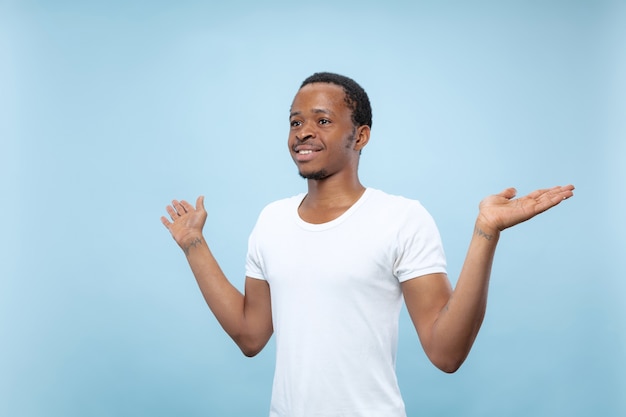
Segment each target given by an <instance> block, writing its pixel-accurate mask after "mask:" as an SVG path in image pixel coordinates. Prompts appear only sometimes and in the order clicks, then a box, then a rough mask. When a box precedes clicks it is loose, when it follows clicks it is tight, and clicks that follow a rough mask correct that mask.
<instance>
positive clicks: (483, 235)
mask: <svg viewBox="0 0 626 417" xmlns="http://www.w3.org/2000/svg"><path fill="white" fill-rule="evenodd" d="M476 234H477V235H478V236H481V237H484V238H485V239H487V240H491V239H492V238H493V235H490V234H488V233H485V232H484V231H483V230H482V229H481V228H480V227H476Z"/></svg>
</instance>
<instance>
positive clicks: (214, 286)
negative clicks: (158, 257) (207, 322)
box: [161, 197, 273, 356]
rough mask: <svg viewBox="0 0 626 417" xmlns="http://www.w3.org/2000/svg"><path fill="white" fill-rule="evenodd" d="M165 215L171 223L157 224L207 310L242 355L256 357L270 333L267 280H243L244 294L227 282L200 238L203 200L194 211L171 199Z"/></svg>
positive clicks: (204, 215)
mask: <svg viewBox="0 0 626 417" xmlns="http://www.w3.org/2000/svg"><path fill="white" fill-rule="evenodd" d="M167 212H168V213H169V215H170V217H171V219H172V221H171V222H170V221H169V220H168V219H167V218H165V217H162V218H161V221H162V223H163V225H164V226H165V227H166V228H167V229H168V230H169V231H170V233H171V234H172V237H173V238H174V240H176V243H178V245H179V246H180V247H181V249H182V250H183V252H184V253H185V256H186V257H187V261H188V262H189V266H190V267H191V270H192V272H193V274H194V276H195V278H196V281H197V283H198V286H199V287H200V291H201V292H202V295H203V296H204V299H205V301H206V302H207V304H208V306H209V308H210V309H211V311H212V312H213V314H214V315H215V317H216V318H217V320H218V321H219V323H220V324H221V326H222V328H224V330H225V331H226V333H228V335H229V336H230V337H231V338H232V339H233V340H234V341H235V343H236V344H237V346H239V348H240V349H241V351H242V352H243V353H244V355H246V356H254V355H256V354H257V353H259V352H260V351H261V349H263V347H264V346H265V345H266V343H267V342H268V340H269V338H270V337H271V335H272V333H273V327H272V311H271V304H270V289H269V285H268V283H267V281H264V280H258V279H253V278H249V277H246V283H245V293H244V294H241V292H239V290H237V288H235V287H234V286H233V285H232V284H231V283H230V282H229V281H228V279H227V278H226V276H225V275H224V273H223V272H222V269H221V268H220V266H219V264H218V263H217V261H216V260H215V257H214V256H213V254H212V253H211V250H210V249H209V246H208V244H207V242H206V240H205V239H204V236H203V235H202V228H203V227H204V223H205V221H206V217H207V215H206V210H205V209H204V199H203V197H199V198H198V200H197V202H196V207H195V208H194V207H193V206H192V205H191V204H189V203H187V202H186V201H181V202H178V201H176V200H174V201H173V202H172V205H171V206H168V207H167Z"/></svg>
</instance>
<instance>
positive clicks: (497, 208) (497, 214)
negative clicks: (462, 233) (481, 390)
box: [479, 185, 574, 231]
mask: <svg viewBox="0 0 626 417" xmlns="http://www.w3.org/2000/svg"><path fill="white" fill-rule="evenodd" d="M573 190H574V186H573V185H566V186H556V187H552V188H546V189H541V190H536V191H533V192H532V193H530V194H528V195H526V196H524V197H520V198H515V195H516V190H515V188H507V189H506V190H504V191H502V192H501V193H499V194H495V195H492V196H489V197H487V198H485V199H484V200H483V201H481V202H480V206H479V209H480V212H479V219H481V221H483V222H485V223H486V224H488V225H490V226H491V227H493V228H495V229H497V230H499V231H502V230H504V229H506V228H508V227H511V226H515V225H516V224H519V223H522V222H525V221H526V220H528V219H531V218H533V217H535V216H536V215H537V214H539V213H543V212H544V211H546V210H548V209H550V208H552V207H554V206H556V205H557V204H559V203H560V202H561V201H563V200H565V199H567V198H569V197H571V196H573V195H574V193H573Z"/></svg>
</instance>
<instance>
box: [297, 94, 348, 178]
mask: <svg viewBox="0 0 626 417" xmlns="http://www.w3.org/2000/svg"><path fill="white" fill-rule="evenodd" d="M289 125H290V132H289V141H288V145H289V151H290V153H291V157H292V158H293V160H294V162H295V163H296V165H297V167H298V171H299V173H300V175H301V176H302V177H303V178H307V179H315V180H320V179H325V178H328V177H330V176H332V175H335V174H337V173H340V172H347V171H348V170H356V167H357V164H358V154H359V149H357V146H355V143H356V141H355V133H356V131H357V129H356V127H355V126H354V124H353V122H352V110H351V109H350V108H349V107H348V106H347V104H346V101H345V92H344V90H343V88H342V87H340V86H338V85H335V84H330V83H312V84H307V85H305V86H304V87H302V88H301V89H300V90H299V91H298V93H297V94H296V97H295V98H294V100H293V103H292V105H291V114H290V117H289Z"/></svg>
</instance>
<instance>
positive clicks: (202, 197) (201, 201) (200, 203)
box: [196, 195, 204, 210]
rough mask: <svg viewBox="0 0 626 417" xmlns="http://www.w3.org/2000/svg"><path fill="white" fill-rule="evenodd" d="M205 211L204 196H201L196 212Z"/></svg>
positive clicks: (197, 201) (197, 202)
mask: <svg viewBox="0 0 626 417" xmlns="http://www.w3.org/2000/svg"><path fill="white" fill-rule="evenodd" d="M200 209H202V210H204V196H203V195H201V196H200V197H198V199H197V200H196V210H200Z"/></svg>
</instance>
